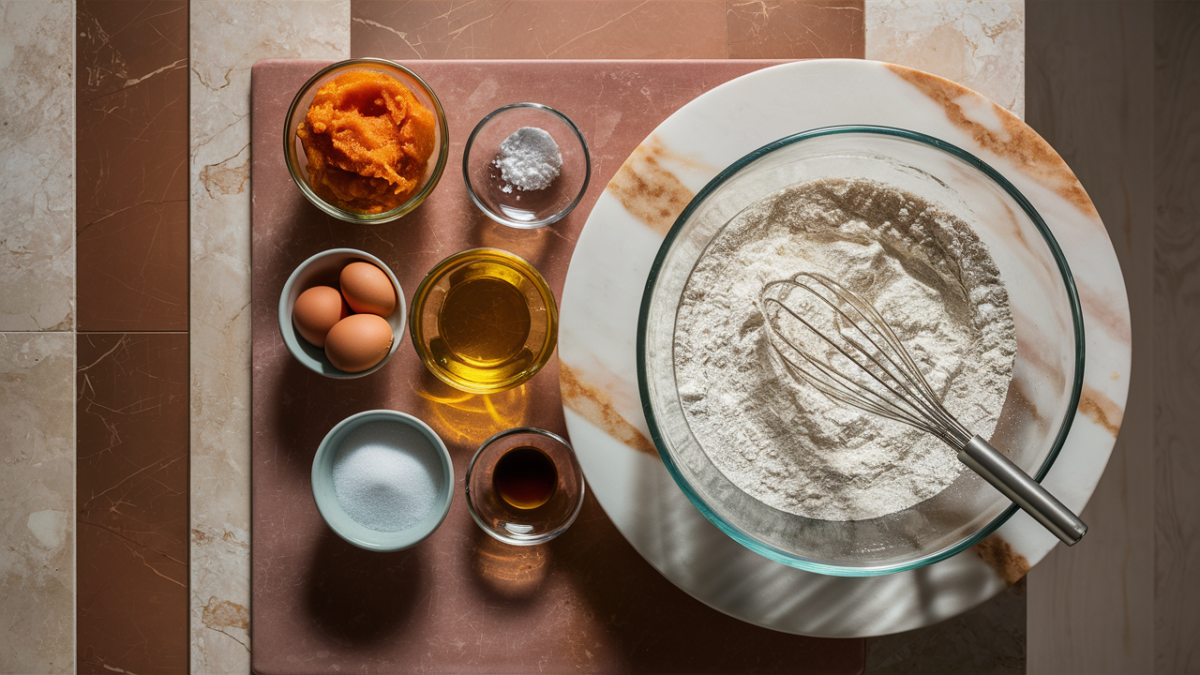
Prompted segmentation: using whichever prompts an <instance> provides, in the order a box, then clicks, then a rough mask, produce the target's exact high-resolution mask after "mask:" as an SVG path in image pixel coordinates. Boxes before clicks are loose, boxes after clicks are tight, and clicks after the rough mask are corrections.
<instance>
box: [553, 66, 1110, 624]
mask: <svg viewBox="0 0 1200 675" xmlns="http://www.w3.org/2000/svg"><path fill="white" fill-rule="evenodd" d="M730 119H747V120H752V121H753V123H752V124H747V125H743V126H740V127H737V128H734V129H732V130H731V128H730V127H729V126H728V124H727V120H730ZM848 123H856V124H879V125H884V126H894V127H901V128H905V129H911V130H914V131H920V132H924V133H926V134H929V135H932V136H935V137H937V138H941V139H943V140H946V141H948V142H950V143H953V144H955V145H957V146H959V147H961V148H963V149H965V150H967V151H968V152H971V153H972V154H974V155H976V156H977V157H980V158H981V159H983V160H984V161H986V162H988V163H989V164H990V165H991V166H993V167H995V168H996V169H997V170H998V171H1000V172H1001V173H1002V174H1003V175H1005V176H1006V177H1007V178H1008V179H1009V180H1010V181H1012V182H1013V183H1014V184H1015V185H1016V187H1017V189H1018V190H1020V191H1021V192H1022V193H1023V194H1024V195H1025V196H1026V197H1027V198H1028V199H1029V200H1030V201H1031V202H1032V203H1033V205H1034V206H1035V208H1037V210H1038V211H1039V212H1040V213H1041V215H1042V216H1043V218H1045V220H1046V222H1047V223H1048V224H1049V225H1050V228H1051V230H1052V231H1053V232H1054V235H1055V236H1056V237H1057V239H1058V242H1059V244H1060V245H1061V246H1062V248H1063V250H1064V252H1065V254H1066V257H1067V260H1068V262H1069V263H1070V265H1071V269H1072V271H1073V272H1074V274H1075V279H1076V282H1077V284H1078V287H1079V293H1080V297H1081V301H1082V305H1083V312H1084V323H1085V338H1086V345H1087V365H1086V368H1085V380H1084V385H1083V392H1082V399H1081V401H1080V404H1079V414H1077V415H1076V416H1075V420H1074V425H1073V426H1072V428H1071V433H1070V435H1069V436H1068V438H1067V440H1066V443H1065V445H1064V447H1063V450H1062V452H1061V454H1060V456H1059V458H1058V459H1057V461H1056V463H1055V465H1054V468H1053V469H1052V470H1051V472H1050V474H1049V475H1048V476H1047V478H1046V479H1045V482H1044V484H1045V485H1046V486H1047V487H1048V488H1049V489H1050V490H1051V492H1052V493H1054V494H1056V495H1057V496H1058V497H1059V498H1060V499H1062V501H1063V502H1064V503H1066V504H1067V505H1068V506H1069V507H1071V508H1072V509H1074V510H1075V511H1076V512H1079V511H1081V510H1082V509H1083V506H1084V505H1085V504H1086V502H1087V499H1088V498H1089V497H1090V495H1091V493H1092V490H1093V489H1094V488H1095V485H1096V482H1097V481H1098V479H1099V477H1100V474H1101V472H1102V471H1103V470H1104V466H1105V463H1106V462H1107V459H1108V455H1109V453H1110V452H1111V450H1112V447H1113V443H1114V440H1115V436H1116V433H1117V430H1118V428H1119V426H1120V419H1121V414H1122V410H1123V408H1124V402H1125V396H1126V393H1127V388H1128V384H1127V383H1128V377H1129V369H1130V365H1129V364H1130V343H1129V308H1128V304H1127V302H1126V296H1125V290H1124V285H1123V282H1122V277H1121V271H1120V267H1119V265H1118V264H1117V259H1116V256H1115V254H1114V253H1113V249H1112V245H1111V243H1110V242H1109V240H1108V236H1107V234H1106V232H1105V229H1104V225H1103V223H1102V222H1101V221H1100V219H1099V216H1098V215H1097V214H1096V212H1095V209H1094V208H1093V207H1092V205H1091V202H1090V201H1089V200H1088V199H1087V196H1086V194H1085V193H1084V192H1083V190H1082V188H1081V187H1080V186H1079V185H1078V183H1077V181H1076V180H1075V177H1074V175H1073V174H1072V173H1071V172H1070V170H1069V168H1068V167H1067V166H1066V165H1065V163H1063V161H1062V160H1061V158H1059V157H1058V155H1057V154H1055V153H1054V151H1053V150H1052V149H1051V148H1050V147H1049V146H1048V145H1046V144H1045V142H1044V141H1042V139H1041V138H1040V137H1038V136H1037V135H1036V134H1035V133H1033V132H1032V130H1030V129H1029V128H1028V127H1026V126H1025V125H1024V124H1023V123H1022V122H1021V121H1020V120H1019V119H1018V118H1016V117H1015V116H1014V115H1012V114H1011V113H1009V112H1008V111H1006V110H1005V109H1004V108H1003V107H1001V106H1000V105H997V104H994V103H992V102H990V101H988V100H987V99H985V98H984V97H982V96H980V95H978V94H976V93H974V92H971V91H970V90H967V89H965V88H963V87H961V86H959V85H956V84H954V83H952V82H949V81H947V80H943V79H941V78H937V77H933V76H930V75H928V74H925V73H921V72H919V71H913V70H909V69H906V68H901V67H896V66H889V65H887V64H882V63H876V62H864V61H852V60H821V61H808V62H801V63H794V64H787V65H784V66H778V67H775V68H771V69H767V70H762V71H758V72H756V73H752V74H750V75H747V76H745V77H743V78H739V79H738V80H734V81H733V82H730V83H727V84H725V85H722V86H721V87H718V88H717V89H714V90H713V91H711V92H709V93H708V94H705V95H704V96H701V97H700V98H698V99H696V100H695V101H693V102H692V103H690V104H688V105H687V106H685V107H684V108H683V109H681V110H680V111H679V112H677V113H676V114H675V115H673V116H672V117H671V118H669V119H668V120H667V121H666V122H664V123H663V124H662V125H660V127H659V128H658V129H657V130H656V132H655V133H654V134H653V135H652V136H651V137H650V138H649V139H647V141H646V142H645V143H644V144H643V145H642V146H641V147H639V149H638V150H637V151H636V152H635V153H634V155H633V157H631V158H630V160H629V161H627V162H626V165H625V168H623V169H622V170H621V171H620V172H618V177H617V178H616V179H614V181H613V182H611V183H610V184H609V187H608V190H606V192H605V194H604V195H603V196H602V197H601V198H600V200H599V201H598V202H597V204H596V206H595V207H594V208H593V210H592V213H591V216H590V217H589V220H588V223H587V225H586V226H585V228H584V231H583V234H582V235H581V237H580V240H579V243H578V245H577V247H576V253H575V256H574V257H573V259H572V262H571V267H570V270H569V272H568V276H567V281H566V286H565V288H564V292H563V301H562V313H561V316H562V322H561V328H560V333H559V357H560V359H561V372H562V373H563V400H564V406H565V407H566V417H567V424H568V427H569V429H570V432H571V439H572V442H573V443H574V445H575V448H576V450H577V452H578V453H579V455H580V461H581V463H582V464H583V467H584V471H585V473H586V475H587V477H588V480H589V484H590V485H591V486H592V488H593V491H594V494H595V495H596V497H597V499H598V500H599V501H600V503H601V505H603V506H604V508H605V510H606V512H607V513H608V515H609V516H610V517H611V518H612V519H613V520H614V522H615V523H616V525H617V527H618V529H620V530H621V532H622V533H623V534H624V535H625V536H626V538H628V539H629V540H630V542H631V543H632V544H633V545H634V547H635V548H637V549H638V550H639V552H640V553H641V554H642V555H643V556H644V557H646V558H647V560H649V561H650V562H651V564H653V565H654V566H655V567H656V568H658V569H659V571H661V572H662V573H663V574H664V575H666V576H667V577H668V578H669V579H671V580H672V581H674V582H675V583H676V584H677V585H679V586H680V587H681V588H683V589H684V590H686V591H687V592H689V593H691V594H692V595H694V596H696V597H697V598H699V599H700V600H702V601H704V602H706V603H708V604H710V605H713V606H714V607H717V608H718V609H721V610H723V611H725V612H727V613H729V614H731V615H733V616H737V617H738V618H741V619H744V620H747V621H751V622H753V623H758V624H760V625H763V626H767V627H770V628H774V629H777V630H783V631H788V632H794V633H802V634H807V635H822V636H831V637H852V636H869V635H882V634H888V633H894V632H898V631H903V630H910V629H913V628H917V627H920V626H925V625H929V624H932V623H935V622H937V621H941V620H944V619H946V618H948V617H951V616H955V615H957V614H959V613H961V612H964V611H966V610H967V609H970V608H971V607H974V606H975V605H977V604H979V603H981V602H982V601H984V600H986V599H988V598H990V597H992V596H993V595H995V594H996V593H998V592H999V591H1000V590H1002V589H1003V588H1005V587H1006V585H1009V584H1012V583H1013V582H1014V581H1016V579H1017V578H1019V577H1020V576H1021V575H1022V574H1024V573H1025V572H1026V571H1027V570H1028V568H1029V566H1031V565H1033V564H1036V563H1037V562H1038V561H1039V560H1041V558H1042V557H1044V556H1045V555H1046V553H1047V552H1048V551H1049V550H1050V549H1051V548H1052V547H1053V546H1054V545H1055V543H1056V542H1057V540H1056V539H1055V538H1054V537H1053V536H1052V535H1050V534H1049V533H1047V532H1045V531H1044V530H1043V529H1042V528H1041V527H1040V526H1038V525H1037V524H1036V523H1035V522H1034V521H1033V520H1032V519H1031V518H1030V517H1029V516H1027V515H1025V514H1024V513H1022V512H1018V513H1017V514H1016V515H1015V516H1013V517H1012V518H1011V519H1010V520H1009V521H1008V522H1007V523H1006V524H1005V525H1003V526H1002V527H1001V528H1000V530H999V531H998V532H997V533H996V535H994V536H993V537H992V538H989V540H987V542H985V544H986V545H980V546H977V547H975V548H974V549H972V550H970V551H967V552H964V553H963V554H960V555H957V556H954V557H952V558H950V559H947V560H945V561H943V562H940V563H937V564H934V565H931V566H928V567H925V568H921V569H918V570H914V571H912V572H906V573H900V574H894V575H890V576H886V577H875V578H865V579H864V578H857V579H848V578H835V577H825V576H820V575H816V574H811V573H808V572H802V571H800V570H796V569H793V568H791V567H787V566H784V565H782V564H779V563H774V562H770V561H768V560H766V559H765V558H762V557H760V556H757V555H756V554H753V553H750V552H749V551H748V550H747V549H743V548H741V547H740V546H739V545H737V544H735V543H734V542H732V540H730V539H728V538H727V537H725V535H723V534H722V533H721V532H720V531H719V530H717V529H716V527H715V526H713V525H711V524H710V523H708V521H707V520H705V519H704V518H703V517H702V516H701V515H700V514H699V512H698V511H697V510H696V509H695V508H693V507H692V506H691V504H690V502H688V500H687V499H686V497H684V496H683V494H682V492H681V491H679V490H678V488H677V487H676V486H675V485H674V482H673V481H672V479H671V477H670V476H669V474H668V473H667V472H666V469H665V468H664V467H663V465H662V464H661V462H660V461H659V459H658V457H657V456H656V455H655V454H653V453H652V451H651V452H648V451H647V447H646V445H647V441H646V439H647V438H649V434H648V429H647V424H646V421H645V418H644V416H643V415H642V412H641V408H640V397H639V394H638V382H637V371H636V353H635V341H636V337H637V320H638V312H639V308H640V301H641V296H642V290H643V286H644V283H645V279H646V277H647V274H648V272H649V269H650V265H651V263H652V262H653V260H654V257H655V254H656V252H657V249H658V243H659V242H661V241H662V238H663V235H664V234H665V228H664V223H667V224H669V222H670V221H671V220H672V219H673V217H664V216H663V214H664V213H667V212H669V211H670V210H672V209H674V210H675V213H678V211H679V210H681V209H682V204H680V202H681V201H682V203H686V201H687V199H686V198H685V197H686V195H688V194H689V193H695V192H697V191H699V190H700V189H701V187H702V186H703V185H704V184H705V183H706V182H707V180H708V179H710V178H711V177H713V176H715V175H716V173H717V172H718V170H719V169H718V167H725V166H727V165H729V164H730V163H732V162H733V161H734V160H736V159H738V158H740V157H741V156H743V155H744V154H746V153H748V152H750V151H751V150H753V149H755V148H758V147H760V146H762V145H764V144H766V143H768V142H770V141H773V140H775V139H777V138H781V137H783V136H786V135H789V134H792V133H797V132H799V131H804V130H807V129H812V128H817V127H823V126H830V125H837V124H848ZM694 139H705V142H704V143H697V142H694ZM623 173H628V174H630V175H631V176H633V178H632V179H630V181H629V184H640V185H642V186H643V188H642V189H641V191H640V193H628V192H624V191H623V190H624V188H623V185H624V184H625V181H624V180H623V179H622V174H623ZM631 194H632V198H631ZM671 194H676V195H680V196H681V198H680V199H676V200H674V201H663V198H662V195H671ZM647 205H649V207H648V206H647ZM651 216H652V217H651ZM734 579H740V580H743V581H742V582H741V583H734V582H733V580H734ZM745 580H750V581H749V582H747V581H745ZM780 598H784V599H783V600H781V599H780Z"/></svg>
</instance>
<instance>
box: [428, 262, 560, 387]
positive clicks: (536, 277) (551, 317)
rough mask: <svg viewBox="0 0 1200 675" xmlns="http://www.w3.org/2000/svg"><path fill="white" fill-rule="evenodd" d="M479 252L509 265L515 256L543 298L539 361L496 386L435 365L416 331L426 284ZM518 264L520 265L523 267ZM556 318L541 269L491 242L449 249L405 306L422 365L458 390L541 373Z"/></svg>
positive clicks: (515, 383) (554, 337)
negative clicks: (465, 379)
mask: <svg viewBox="0 0 1200 675" xmlns="http://www.w3.org/2000/svg"><path fill="white" fill-rule="evenodd" d="M481 253H486V254H488V255H490V256H492V257H493V258H499V259H500V260H503V261H504V262H505V263H506V264H509V265H511V261H510V260H509V258H514V259H516V260H517V262H518V267H517V269H516V271H517V272H518V273H520V274H522V275H524V274H526V272H527V271H528V272H529V273H531V274H532V280H533V282H534V285H536V286H537V287H538V289H539V294H542V295H544V298H545V300H546V324H547V327H546V345H547V346H546V349H545V356H544V358H542V357H541V355H540V354H539V358H538V359H537V361H541V363H539V364H538V365H537V367H536V368H533V369H532V370H527V371H525V373H524V374H523V375H521V376H520V377H518V378H515V379H513V380H512V381H511V382H509V383H507V384H506V385H505V386H504V387H502V388H499V389H492V388H484V387H471V386H470V385H469V384H466V383H464V382H460V381H457V380H454V379H453V378H451V377H450V376H449V375H447V374H446V373H445V372H444V371H443V370H442V369H440V368H437V367H435V365H434V363H435V362H434V358H433V354H431V353H430V352H429V347H428V346H427V345H426V344H425V341H424V340H423V339H422V336H421V335H419V334H418V331H420V330H422V328H421V326H422V321H421V317H420V316H419V314H418V310H423V309H424V308H425V301H426V299H427V295H426V289H427V288H429V287H430V285H431V284H433V283H434V282H435V281H437V280H438V279H440V278H441V277H442V276H444V275H445V273H446V270H448V269H450V268H451V267H452V266H454V265H455V264H457V263H458V262H459V261H461V260H463V259H464V258H468V257H470V256H473V255H478V254H481ZM521 266H523V269H522V268H521ZM558 321H559V317H558V299H557V298H555V297H554V289H552V288H550V284H549V283H547V282H546V278H545V277H543V276H542V273H541V272H539V271H538V269H537V268H536V267H534V266H533V264H532V263H530V262H529V261H528V260H526V259H524V258H522V257H521V256H519V255H517V254H515V253H512V252H510V251H505V250H504V249H500V248H495V247H493V246H479V247H476V248H469V249H466V250H464V251H458V252H457V253H452V254H450V255H448V256H446V257H445V258H443V259H442V260H440V261H439V262H438V263H437V264H435V265H434V266H433V267H431V268H430V269H429V272H427V273H426V274H425V277H424V278H422V279H421V283H419V284H417V288H416V290H415V291H413V301H412V305H411V306H410V307H409V308H408V334H409V338H411V339H412V344H413V349H414V350H416V352H417V357H418V358H420V359H421V363H422V364H423V365H424V366H425V369H426V370H428V371H429V372H430V373H432V374H433V376H434V377H436V378H438V379H439V380H441V381H442V382H445V383H446V384H448V385H450V386H451V387H453V388H454V389H457V390H458V391H464V392H467V393H469V394H499V393H501V392H504V391H508V390H509V389H514V388H516V387H519V386H521V385H522V384H525V383H526V382H528V381H529V380H530V379H532V378H533V376H535V375H537V374H538V373H540V372H541V371H542V369H543V368H545V367H546V364H547V363H549V362H550V358H551V357H552V356H553V355H554V350H556V349H558ZM535 362H536V361H535Z"/></svg>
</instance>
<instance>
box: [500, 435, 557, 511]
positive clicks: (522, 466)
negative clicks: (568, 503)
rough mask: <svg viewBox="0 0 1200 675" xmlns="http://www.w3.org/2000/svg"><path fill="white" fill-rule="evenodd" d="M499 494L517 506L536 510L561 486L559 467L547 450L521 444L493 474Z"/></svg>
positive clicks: (508, 453)
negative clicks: (559, 483)
mask: <svg viewBox="0 0 1200 675" xmlns="http://www.w3.org/2000/svg"><path fill="white" fill-rule="evenodd" d="M492 483H493V485H494V486H495V488H496V494H498V495H500V498H501V499H503V500H504V501H505V502H507V503H508V504H509V505H510V506H513V507H515V508H518V509H523V510H528V509H536V508H538V507H539V506H542V505H543V504H545V503H546V502H548V501H550V498H551V497H553V496H554V493H555V491H557V489H558V468H557V467H555V466H554V460H552V459H550V458H549V457H548V456H546V453H544V452H542V451H541V450H539V449H537V448H535V447H533V446H530V445H525V446H520V447H516V448H513V449H512V450H509V451H508V452H506V453H504V456H502V457H501V458H500V459H499V460H498V461H497V462H496V468H495V469H494V470H493V473H492Z"/></svg>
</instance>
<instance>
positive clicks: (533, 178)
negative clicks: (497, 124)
mask: <svg viewBox="0 0 1200 675" xmlns="http://www.w3.org/2000/svg"><path fill="white" fill-rule="evenodd" d="M494 164H495V165H496V166H497V167H499V169H500V178H501V179H503V180H504V181H505V182H507V183H508V185H505V186H503V187H501V188H500V189H501V190H503V191H504V192H512V188H513V186H516V188H517V189H518V190H544V189H546V188H548V187H550V184H551V183H553V182H554V179H555V178H558V174H559V172H560V171H561V170H562V153H561V152H559V149H558V143H555V142H554V137H553V136H551V135H550V134H549V132H547V131H546V130H545V129H539V128H537V127H521V128H520V129H517V130H516V131H514V132H513V133H512V134H511V135H510V136H509V137H508V138H506V139H504V141H503V142H501V143H500V156H499V157H497V158H496V159H495V160H494Z"/></svg>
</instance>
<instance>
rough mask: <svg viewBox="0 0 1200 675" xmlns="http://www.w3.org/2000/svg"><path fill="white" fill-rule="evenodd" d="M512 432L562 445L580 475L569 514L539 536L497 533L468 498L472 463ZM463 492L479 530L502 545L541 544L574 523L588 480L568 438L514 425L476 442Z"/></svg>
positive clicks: (580, 509)
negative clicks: (577, 494) (543, 437)
mask: <svg viewBox="0 0 1200 675" xmlns="http://www.w3.org/2000/svg"><path fill="white" fill-rule="evenodd" d="M514 434H536V435H538V436H545V437H546V438H549V439H550V440H552V441H554V442H556V443H560V444H562V446H563V447H565V448H566V449H567V451H568V452H569V453H570V454H571V458H572V460H573V461H572V462H571V465H572V467H573V468H574V469H575V473H576V474H577V477H578V478H579V499H577V500H576V501H575V505H574V507H573V508H572V509H571V513H570V514H569V515H568V516H567V518H566V520H564V521H563V522H562V524H561V525H559V526H558V527H556V528H554V529H553V530H551V531H550V532H547V533H546V534H543V535H540V536H538V537H532V538H522V537H520V536H519V535H502V534H500V533H499V532H496V531H495V530H493V529H492V528H491V527H488V525H487V524H486V523H484V522H483V518H481V517H480V516H479V513H478V512H477V511H476V510H475V501H474V500H473V499H471V474H472V473H474V471H475V462H476V461H478V460H479V457H480V455H482V454H483V451H484V450H486V449H487V448H488V446H490V445H491V444H492V443H494V442H496V441H498V440H500V439H502V438H505V437H508V436H512V435H514ZM463 494H464V495H465V498H466V500H467V511H469V512H470V513H471V519H472V520H474V521H475V524H476V525H478V526H479V529H481V530H483V531H484V532H486V533H487V534H488V535H490V536H491V537H492V538H493V539H495V540H497V541H501V542H504V543H505V544H511V545H513V546H536V545H538V544H544V543H546V542H548V541H550V540H551V539H554V538H556V537H558V536H559V535H560V534H562V533H563V532H566V531H567V529H568V528H570V527H571V525H572V524H574V523H575V519H576V518H578V517H579V513H580V511H582V510H583V501H584V498H585V497H586V496H587V480H585V479H584V475H583V467H581V466H579V459H578V457H576V456H575V448H574V446H572V445H571V444H570V443H569V442H568V441H567V439H565V438H563V437H562V436H559V435H558V434H556V433H554V432H553V431H547V430H545V429H539V428H537V427H513V428H511V429H505V430H504V431H500V432H497V433H495V434H492V435H491V436H489V437H488V439H487V440H485V441H484V442H483V443H480V444H479V449H477V450H476V451H475V454H474V455H472V456H471V463H470V464H468V465H467V473H466V475H465V476H463Z"/></svg>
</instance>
